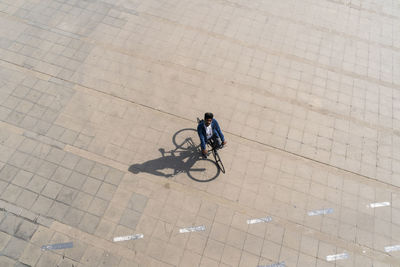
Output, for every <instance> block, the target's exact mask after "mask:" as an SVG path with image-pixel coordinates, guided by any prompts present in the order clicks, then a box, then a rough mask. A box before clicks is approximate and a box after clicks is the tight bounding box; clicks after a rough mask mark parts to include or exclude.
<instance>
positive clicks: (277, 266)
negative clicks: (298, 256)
mask: <svg viewBox="0 0 400 267" xmlns="http://www.w3.org/2000/svg"><path fill="white" fill-rule="evenodd" d="M257 267H286V265H285V262H284V261H282V262H278V263H273V264H270V265H258V266H257Z"/></svg>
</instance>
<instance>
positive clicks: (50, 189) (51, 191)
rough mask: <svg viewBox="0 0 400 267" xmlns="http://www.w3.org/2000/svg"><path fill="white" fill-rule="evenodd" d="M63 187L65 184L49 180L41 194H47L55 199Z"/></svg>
mask: <svg viewBox="0 0 400 267" xmlns="http://www.w3.org/2000/svg"><path fill="white" fill-rule="evenodd" d="M62 188H63V185H61V184H59V183H56V182H53V181H49V182H47V184H46V186H45V187H44V188H43V190H42V192H41V195H43V196H46V197H48V198H52V199H55V198H56V197H57V195H58V194H59V192H60V191H61V189H62Z"/></svg>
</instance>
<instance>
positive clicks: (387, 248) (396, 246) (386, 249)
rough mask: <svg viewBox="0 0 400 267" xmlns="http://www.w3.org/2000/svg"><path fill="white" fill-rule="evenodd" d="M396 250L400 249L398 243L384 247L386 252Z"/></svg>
mask: <svg viewBox="0 0 400 267" xmlns="http://www.w3.org/2000/svg"><path fill="white" fill-rule="evenodd" d="M398 250H400V245H395V246H388V247H385V251H386V252H392V251H398Z"/></svg>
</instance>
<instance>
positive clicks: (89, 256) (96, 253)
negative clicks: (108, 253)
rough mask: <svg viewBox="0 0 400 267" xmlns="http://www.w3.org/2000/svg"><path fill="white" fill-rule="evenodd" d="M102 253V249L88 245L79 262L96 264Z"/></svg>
mask: <svg viewBox="0 0 400 267" xmlns="http://www.w3.org/2000/svg"><path fill="white" fill-rule="evenodd" d="M103 254H104V250H102V249H100V248H97V247H94V246H91V247H88V248H87V250H86V251H84V254H83V256H82V258H81V262H82V263H83V264H86V265H87V266H98V265H99V263H100V261H101V258H102V256H103Z"/></svg>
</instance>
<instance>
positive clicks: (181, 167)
mask: <svg viewBox="0 0 400 267" xmlns="http://www.w3.org/2000/svg"><path fill="white" fill-rule="evenodd" d="M193 131H195V130H194V129H182V130H180V131H178V132H176V133H175V134H174V136H173V138H172V140H173V143H174V144H175V146H176V148H175V149H174V150H171V151H165V149H163V148H160V149H159V151H160V153H161V157H160V158H157V159H152V160H149V161H146V162H143V163H137V164H133V165H131V166H130V167H129V171H130V172H132V173H134V174H138V173H140V172H146V173H150V174H153V175H157V176H162V177H165V178H171V177H173V176H175V175H177V174H179V173H186V174H187V175H188V176H189V177H190V178H191V179H193V180H195V181H197V182H209V181H212V180H214V179H215V178H217V177H218V175H219V173H220V170H219V168H218V166H217V165H216V164H215V162H214V161H212V160H210V159H206V158H204V157H203V156H202V155H201V152H200V145H196V141H197V140H196V137H195V135H194V134H193ZM171 169H172V173H171Z"/></svg>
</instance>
